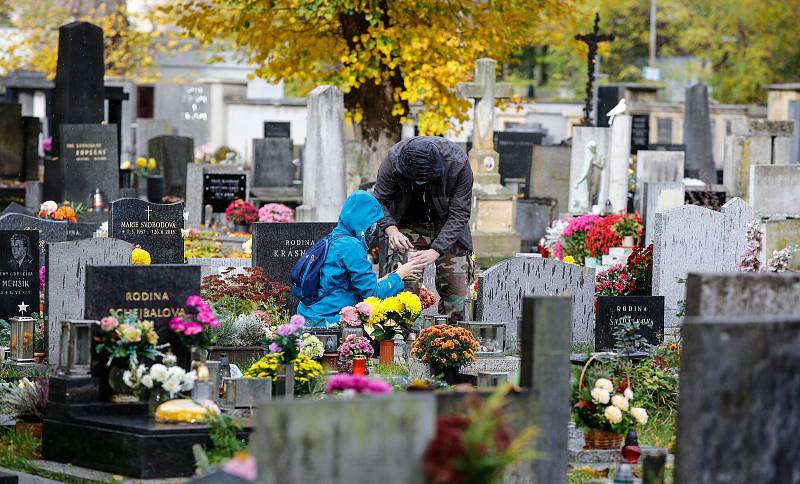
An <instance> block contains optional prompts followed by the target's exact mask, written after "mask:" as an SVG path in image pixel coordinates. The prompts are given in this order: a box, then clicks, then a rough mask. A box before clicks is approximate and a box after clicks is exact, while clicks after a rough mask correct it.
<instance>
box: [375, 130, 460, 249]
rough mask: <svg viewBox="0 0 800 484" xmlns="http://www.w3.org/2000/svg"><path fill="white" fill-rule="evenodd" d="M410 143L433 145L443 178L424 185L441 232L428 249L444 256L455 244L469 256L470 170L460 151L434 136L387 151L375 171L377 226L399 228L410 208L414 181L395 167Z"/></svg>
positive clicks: (456, 146)
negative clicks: (380, 216)
mask: <svg viewBox="0 0 800 484" xmlns="http://www.w3.org/2000/svg"><path fill="white" fill-rule="evenodd" d="M414 139H416V140H417V142H419V141H420V140H425V141H428V142H430V143H433V144H435V145H436V147H437V148H438V150H439V154H441V159H442V165H443V166H442V168H443V170H442V172H443V176H442V177H441V178H439V179H437V180H430V181H428V184H429V186H430V190H431V192H430V193H431V199H432V203H433V206H434V208H435V209H436V212H437V214H438V215H439V219H440V220H441V221H442V223H443V226H442V230H441V231H440V232H439V234H438V235H437V236H436V239H435V240H434V241H433V243H432V244H431V248H432V249H434V250H436V252H438V253H440V254H444V253H446V252H449V251H450V250H451V249H452V248H453V246H454V245H455V244H456V243H457V242H458V243H460V244H461V246H462V247H463V248H464V249H466V250H468V251H470V252H471V251H472V234H471V233H470V230H469V218H470V212H471V209H472V168H471V167H470V165H469V158H468V157H467V154H466V153H464V150H462V149H461V148H460V147H459V146H458V145H457V144H455V143H453V142H452V141H448V140H446V139H444V138H438V137H435V136H424V137H416V138H409V139H406V140H403V141H401V142H399V143H397V144H395V145H394V146H392V148H391V149H389V153H388V154H387V155H386V158H384V160H383V162H382V163H381V166H380V168H379V169H378V180H377V182H376V183H375V189H374V192H375V198H377V199H378V201H379V202H381V205H383V209H384V213H385V217H384V218H383V219H382V220H381V221H380V222H378V226H379V227H380V228H381V230H384V231H385V230H386V229H387V228H388V227H390V226H392V225H395V226H396V225H399V224H400V223H402V220H403V215H405V213H406V212H407V211H408V208H409V205H410V204H411V198H412V196H411V192H412V184H413V183H414V180H411V179H409V178H406V177H405V176H403V175H402V174H401V173H400V172H399V170H398V168H397V167H398V160H399V158H400V157H401V155H402V153H403V150H404V149H405V148H406V147H407V146H408V144H409V143H410V142H411V141H412V140H414ZM432 171H435V169H432Z"/></svg>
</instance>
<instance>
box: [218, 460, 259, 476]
mask: <svg viewBox="0 0 800 484" xmlns="http://www.w3.org/2000/svg"><path fill="white" fill-rule="evenodd" d="M222 470H223V471H225V472H226V473H228V474H230V475H233V476H236V477H238V478H240V479H243V480H245V481H247V482H254V481H255V480H256V478H257V477H258V466H257V465H256V458H255V457H254V456H253V454H242V455H234V456H233V458H231V459H230V460H228V461H226V462H225V463H224V464H222Z"/></svg>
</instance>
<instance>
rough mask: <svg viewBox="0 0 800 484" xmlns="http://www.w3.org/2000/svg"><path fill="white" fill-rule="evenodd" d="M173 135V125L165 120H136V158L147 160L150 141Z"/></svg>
mask: <svg viewBox="0 0 800 484" xmlns="http://www.w3.org/2000/svg"><path fill="white" fill-rule="evenodd" d="M171 134H172V124H171V123H170V122H169V121H167V120H165V119H148V118H136V157H137V158H140V157H141V158H147V157H148V155H149V151H148V150H149V144H150V140H151V139H153V138H156V137H158V136H165V135H171Z"/></svg>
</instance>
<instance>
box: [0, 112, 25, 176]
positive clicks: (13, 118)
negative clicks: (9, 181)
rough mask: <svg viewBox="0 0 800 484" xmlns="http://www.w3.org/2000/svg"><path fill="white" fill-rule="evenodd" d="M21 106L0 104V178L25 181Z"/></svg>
mask: <svg viewBox="0 0 800 484" xmlns="http://www.w3.org/2000/svg"><path fill="white" fill-rule="evenodd" d="M22 128H23V126H22V105H20V104H16V103H13V104H12V103H0V177H6V178H14V179H16V180H23V179H25V165H24V163H23V154H24V147H23V140H24V137H23V129H22Z"/></svg>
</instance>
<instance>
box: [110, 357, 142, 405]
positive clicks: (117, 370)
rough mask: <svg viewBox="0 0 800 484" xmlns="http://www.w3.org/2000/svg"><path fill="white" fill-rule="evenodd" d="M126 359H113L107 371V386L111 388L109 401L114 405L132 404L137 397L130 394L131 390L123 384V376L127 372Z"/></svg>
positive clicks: (127, 364)
mask: <svg viewBox="0 0 800 484" xmlns="http://www.w3.org/2000/svg"><path fill="white" fill-rule="evenodd" d="M128 367H129V362H128V359H127V358H115V359H114V361H112V362H111V367H110V368H109V370H108V386H109V387H111V401H112V402H114V403H134V402H138V401H139V397H137V396H136V395H134V394H133V393H132V390H131V388H130V387H129V386H128V385H126V384H125V380H124V379H123V375H124V374H125V371H126V370H128Z"/></svg>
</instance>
